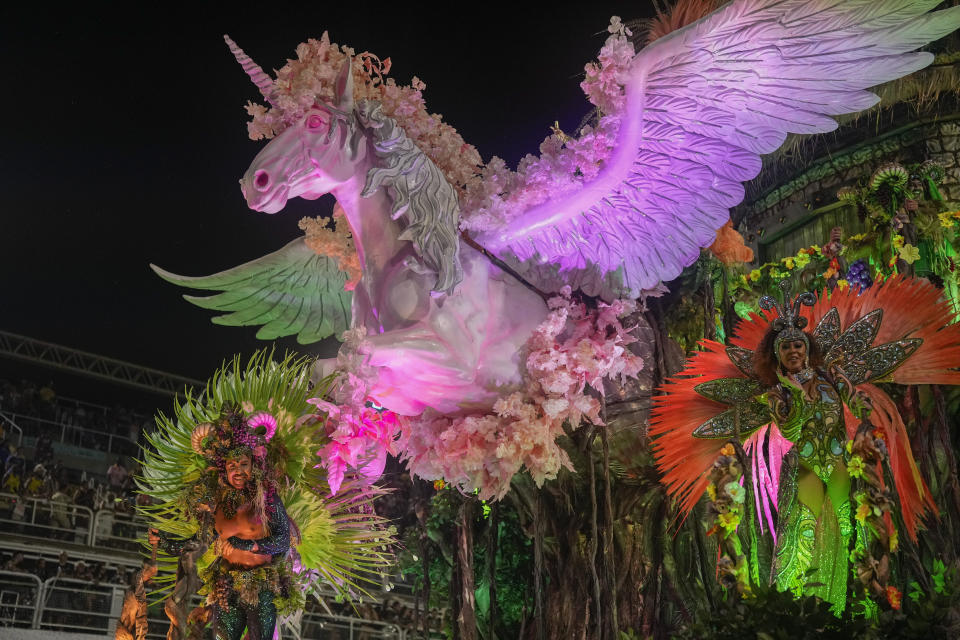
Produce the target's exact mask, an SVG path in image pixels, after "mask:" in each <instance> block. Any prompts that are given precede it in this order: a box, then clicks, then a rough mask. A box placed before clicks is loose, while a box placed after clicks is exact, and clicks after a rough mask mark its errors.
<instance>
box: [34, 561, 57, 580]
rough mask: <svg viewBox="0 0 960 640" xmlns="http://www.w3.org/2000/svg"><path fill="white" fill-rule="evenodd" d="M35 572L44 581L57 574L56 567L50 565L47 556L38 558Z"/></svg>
mask: <svg viewBox="0 0 960 640" xmlns="http://www.w3.org/2000/svg"><path fill="white" fill-rule="evenodd" d="M33 573H34V575H36V576H37V577H38V578H40V580H41V581H42V582H46V581H47V580H49V579H50V578H52V577H53V576H55V575H56V568H55V567H53V566H51V565H49V564H48V563H47V560H46V558H40V559H38V560H37V566H36V568H35V569H34V570H33Z"/></svg>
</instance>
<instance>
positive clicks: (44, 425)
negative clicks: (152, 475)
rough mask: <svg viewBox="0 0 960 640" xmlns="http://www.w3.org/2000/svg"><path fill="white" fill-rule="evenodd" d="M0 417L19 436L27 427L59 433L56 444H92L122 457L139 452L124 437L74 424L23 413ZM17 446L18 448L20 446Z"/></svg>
mask: <svg viewBox="0 0 960 640" xmlns="http://www.w3.org/2000/svg"><path fill="white" fill-rule="evenodd" d="M0 417H3V418H4V419H5V420H7V421H8V422H10V423H12V424H13V425H14V426H15V427H16V428H17V430H19V431H20V432H21V434H22V433H23V427H27V431H29V432H31V433H36V432H38V431H46V432H47V433H50V434H54V433H56V432H58V431H59V433H60V435H59V436H58V438H57V442H61V443H63V444H66V445H72V446H75V447H80V448H89V447H88V446H87V445H88V444H90V443H93V444H95V445H96V446H97V447H102V448H103V450H104V451H105V452H106V453H115V454H118V455H124V456H136V455H138V454H139V452H140V448H139V446H138V445H137V443H135V442H134V441H133V440H131V439H130V438H128V437H126V436H122V435H118V434H116V433H109V432H107V431H98V430H97V429H88V428H87V427H83V426H80V425H76V424H68V423H66V422H60V421H57V420H49V419H47V418H38V417H37V416H30V415H26V414H23V413H13V412H4V413H3V414H0ZM31 427H32V428H31ZM21 444H22V437H21ZM17 446H18V447H19V446H20V445H17Z"/></svg>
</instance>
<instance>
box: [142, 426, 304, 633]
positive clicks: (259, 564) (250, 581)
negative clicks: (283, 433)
mask: <svg viewBox="0 0 960 640" xmlns="http://www.w3.org/2000/svg"><path fill="white" fill-rule="evenodd" d="M263 420H264V416H263V415H261V414H258V415H256V416H253V417H252V419H249V420H246V419H244V417H243V413H242V411H240V410H239V409H236V410H235V409H228V410H226V411H225V412H224V414H223V415H222V416H221V418H220V420H218V421H217V422H216V423H209V422H207V423H203V424H200V425H198V426H197V427H196V428H195V429H194V431H193V434H192V437H191V443H192V445H193V448H194V451H196V452H197V453H199V454H201V455H202V456H203V457H204V458H206V459H207V461H208V462H209V463H210V465H211V467H214V468H215V469H216V471H217V478H218V482H217V486H216V487H215V489H214V490H213V491H209V487H205V486H198V487H196V489H197V490H196V491H195V493H196V496H195V497H196V499H197V501H196V503H195V505H194V507H195V511H196V513H197V515H198V519H199V520H200V530H199V532H198V538H201V539H202V540H201V541H203V542H208V541H210V540H212V544H213V548H214V550H215V553H216V556H217V557H216V559H215V560H214V561H213V562H211V563H210V564H209V565H208V566H207V567H206V568H205V570H204V571H203V572H202V574H201V578H202V579H203V582H204V583H205V585H206V586H205V590H206V592H207V593H209V594H211V598H209V599H208V601H211V605H212V607H213V614H214V629H215V633H216V637H217V638H224V639H229V640H239V639H240V638H241V637H242V636H243V632H244V629H246V630H247V632H248V634H249V637H250V638H252V639H259V638H271V637H273V630H274V627H275V626H276V620H277V607H276V605H275V604H274V598H275V597H276V596H278V595H280V594H281V593H283V594H285V593H286V592H287V591H289V588H290V585H291V577H290V571H289V567H288V566H287V563H286V562H285V557H286V555H287V551H288V550H289V549H290V520H289V518H287V513H286V511H285V510H284V507H283V502H281V500H280V497H279V495H278V494H277V491H276V487H275V486H273V483H272V482H270V481H269V477H270V476H269V474H268V473H267V468H266V454H267V449H266V446H265V445H266V440H267V438H266V437H265V436H266V433H267V431H266V429H265V428H264V426H263V424H262V422H263ZM274 428H275V427H274ZM149 540H150V542H151V543H154V542H157V541H159V542H160V543H161V544H162V546H163V548H164V550H166V551H167V552H168V553H174V554H178V555H179V554H180V552H181V551H182V549H183V546H184V544H183V543H182V542H180V543H178V542H173V541H170V540H162V539H161V538H160V537H159V535H158V533H157V532H156V530H153V531H151V535H150V538H149Z"/></svg>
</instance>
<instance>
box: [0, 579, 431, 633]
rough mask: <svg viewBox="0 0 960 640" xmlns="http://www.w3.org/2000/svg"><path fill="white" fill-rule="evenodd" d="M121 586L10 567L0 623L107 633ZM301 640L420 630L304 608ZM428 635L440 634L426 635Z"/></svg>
mask: <svg viewBox="0 0 960 640" xmlns="http://www.w3.org/2000/svg"><path fill="white" fill-rule="evenodd" d="M125 594H126V588H125V587H124V586H122V585H119V584H108V583H101V584H93V583H91V582H90V581H89V580H77V579H74V578H62V577H55V578H50V579H48V580H46V581H41V580H40V578H38V577H36V576H34V575H31V574H28V573H19V572H15V571H0V627H19V628H23V629H46V630H50V631H75V632H80V633H94V634H97V635H108V636H112V635H113V633H114V631H115V629H116V626H117V620H118V619H119V617H120V612H121V610H122V608H123V599H124V596H125ZM151 614H152V615H151V616H150V617H149V618H148V619H147V622H148V624H149V631H148V633H147V637H148V638H150V639H151V640H161V639H162V638H164V637H166V636H165V634H166V629H167V625H168V624H169V621H168V620H167V619H166V618H163V617H157V615H156V613H155V610H153V611H151ZM301 637H302V638H303V639H304V640H413V639H414V638H418V637H420V635H419V632H414V631H413V630H411V629H404V628H402V627H400V626H398V625H396V624H394V623H391V622H381V621H378V620H365V619H363V618H355V617H351V616H339V615H330V614H324V613H314V612H305V613H304V614H303V617H302V619H301ZM430 637H431V638H440V637H442V636H441V635H439V634H434V633H431V634H430Z"/></svg>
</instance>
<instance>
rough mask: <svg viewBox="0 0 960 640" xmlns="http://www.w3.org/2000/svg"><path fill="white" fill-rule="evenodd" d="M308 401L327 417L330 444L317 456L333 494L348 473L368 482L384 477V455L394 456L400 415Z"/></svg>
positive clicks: (371, 408) (314, 399) (372, 409)
mask: <svg viewBox="0 0 960 640" xmlns="http://www.w3.org/2000/svg"><path fill="white" fill-rule="evenodd" d="M309 402H310V403H311V404H314V405H316V406H317V408H318V409H320V410H321V411H324V412H325V413H326V414H327V437H328V438H330V442H328V443H327V444H326V445H325V446H324V447H323V448H322V449H320V450H319V451H317V455H318V456H320V460H321V466H322V467H323V468H324V469H326V470H327V484H329V485H330V493H331V494H332V495H335V494H336V493H337V491H339V489H340V485H341V484H343V478H344V476H345V475H346V474H347V472H348V471H349V472H352V473H355V474H356V475H357V476H358V477H360V478H363V479H365V480H366V481H368V482H374V481H375V480H376V479H377V478H379V477H380V476H381V475H383V467H384V465H385V464H386V461H387V454H388V453H391V454H394V455H396V454H397V449H396V438H397V435H398V433H399V431H400V417H399V416H397V415H396V414H395V413H393V412H391V411H380V410H378V409H375V408H373V407H368V406H363V407H360V408H359V409H358V408H356V407H354V406H352V405H349V404H348V405H344V406H343V407H340V406H338V405H335V404H332V403H329V402H325V401H323V400H320V399H318V398H313V399H311V400H310V401H309Z"/></svg>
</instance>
